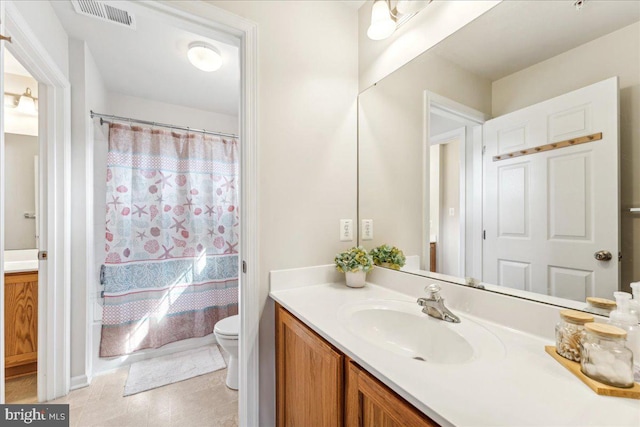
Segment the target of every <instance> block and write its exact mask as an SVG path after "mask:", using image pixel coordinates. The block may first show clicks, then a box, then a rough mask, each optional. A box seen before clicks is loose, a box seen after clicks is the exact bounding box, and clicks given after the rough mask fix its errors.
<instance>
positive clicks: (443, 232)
mask: <svg viewBox="0 0 640 427" xmlns="http://www.w3.org/2000/svg"><path fill="white" fill-rule="evenodd" d="M424 111H425V123H426V127H425V166H426V167H425V170H426V171H428V172H427V174H426V176H425V179H427V180H428V185H427V186H426V188H425V191H426V193H427V195H426V196H425V201H424V211H423V212H424V217H425V223H424V228H423V229H424V230H425V233H424V237H423V239H424V244H423V248H424V249H423V251H424V252H423V257H422V258H423V260H425V261H424V262H425V265H424V266H423V269H425V270H428V271H431V272H435V273H440V274H444V275H448V276H455V277H467V276H471V277H481V267H482V265H481V262H480V261H479V260H478V259H477V258H478V256H480V255H481V254H482V239H481V227H482V196H481V189H482V124H483V123H484V122H485V120H486V119H487V118H488V117H487V116H486V115H485V114H483V113H481V112H479V111H477V110H474V109H472V108H470V107H467V106H465V105H462V104H459V103H457V102H455V101H452V100H450V99H448V98H445V97H443V96H441V95H438V94H435V93H432V92H429V91H425V104H424Z"/></svg>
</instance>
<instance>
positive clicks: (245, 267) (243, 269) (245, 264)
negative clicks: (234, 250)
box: [242, 261, 247, 273]
mask: <svg viewBox="0 0 640 427" xmlns="http://www.w3.org/2000/svg"><path fill="white" fill-rule="evenodd" d="M242 272H243V273H246V272H247V262H246V261H242Z"/></svg>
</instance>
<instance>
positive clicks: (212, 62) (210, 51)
mask: <svg viewBox="0 0 640 427" xmlns="http://www.w3.org/2000/svg"><path fill="white" fill-rule="evenodd" d="M187 58H189V62H191V64H192V65H193V66H194V67H196V68H198V69H200V70H202V71H207V72H211V71H216V70H218V69H219V68H220V67H222V55H221V54H220V51H219V50H218V49H217V48H215V47H214V46H211V45H210V44H208V43H205V42H193V43H191V44H190V45H189V51H188V52H187Z"/></svg>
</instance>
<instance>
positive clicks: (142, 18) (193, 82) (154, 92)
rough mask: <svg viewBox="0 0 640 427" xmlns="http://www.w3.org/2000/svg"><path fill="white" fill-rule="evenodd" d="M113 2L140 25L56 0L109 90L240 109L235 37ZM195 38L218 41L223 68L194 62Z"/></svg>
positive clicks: (220, 109) (223, 110) (207, 108)
mask: <svg viewBox="0 0 640 427" xmlns="http://www.w3.org/2000/svg"><path fill="white" fill-rule="evenodd" d="M109 3H110V4H113V5H115V6H116V7H119V8H122V9H125V10H127V11H128V12H129V13H130V14H132V15H134V18H135V23H136V28H135V29H130V28H126V27H122V26H119V25H116V24H113V23H109V22H104V21H101V20H99V19H96V18H92V17H89V16H84V15H79V14H77V13H76V12H75V10H74V9H73V6H72V4H71V2H70V1H68V0H64V1H54V2H51V4H52V6H53V8H54V10H55V12H56V15H57V16H58V19H60V21H61V22H62V25H63V27H64V28H65V30H66V31H67V33H68V34H69V37H73V38H77V39H80V40H85V41H86V42H87V45H88V46H89V49H90V50H91V53H92V55H93V57H94V59H95V62H96V64H97V65H98V68H99V70H100V73H101V75H102V78H103V79H104V82H105V85H106V87H107V89H108V90H110V91H113V92H117V93H122V94H126V95H130V96H135V97H140V98H145V99H151V100H154V101H160V102H166V103H171V104H177V105H182V106H186V107H191V108H197V109H200V110H204V111H211V112H217V113H221V114H229V115H234V116H235V115H237V114H238V108H239V97H240V65H239V64H240V63H239V50H238V48H237V46H234V45H233V41H232V39H231V38H229V37H228V36H227V38H226V39H225V36H224V35H222V34H216V35H214V34H213V33H210V34H209V37H202V36H200V35H197V34H193V33H191V32H188V31H186V30H184V29H181V28H177V27H174V26H171V25H169V24H167V23H166V22H164V21H163V19H164V18H162V17H161V16H160V15H158V14H156V13H153V12H150V10H149V9H147V8H145V7H144V6H141V5H136V4H134V2H115V1H110V2H109ZM203 31H204V30H203ZM214 38H217V39H215V40H214ZM194 41H204V42H207V43H210V44H212V45H214V46H216V47H217V48H218V49H219V50H220V52H221V53H222V56H223V60H224V65H223V66H222V68H221V69H219V70H218V71H215V72H212V73H207V72H204V71H201V70H198V69H197V68H195V67H194V66H192V65H191V63H189V61H188V59H187V47H188V45H189V44H190V43H192V42H194Z"/></svg>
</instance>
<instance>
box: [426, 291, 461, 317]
mask: <svg viewBox="0 0 640 427" xmlns="http://www.w3.org/2000/svg"><path fill="white" fill-rule="evenodd" d="M424 290H425V292H427V294H428V295H427V298H418V301H417V302H418V305H419V306H421V307H423V308H422V312H423V313H425V314H428V315H429V316H431V317H435V318H436V319H440V320H444V321H447V322H452V323H460V318H459V317H458V316H456V315H455V314H453V313H452V312H451V311H449V309H448V308H447V307H445V306H444V299H443V298H442V297H441V296H440V286H438V285H436V284H435V283H433V284H431V285H429V286H427V287H426V288H424Z"/></svg>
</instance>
